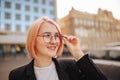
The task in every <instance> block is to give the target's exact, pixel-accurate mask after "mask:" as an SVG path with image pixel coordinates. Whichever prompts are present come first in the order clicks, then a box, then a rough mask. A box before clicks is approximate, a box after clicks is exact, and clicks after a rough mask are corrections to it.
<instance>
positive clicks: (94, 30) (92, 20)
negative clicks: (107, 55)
mask: <svg viewBox="0 0 120 80" xmlns="http://www.w3.org/2000/svg"><path fill="white" fill-rule="evenodd" d="M59 25H60V27H61V29H62V33H63V34H67V35H75V36H77V37H79V39H80V41H81V46H82V49H83V50H86V49H87V50H88V49H90V50H91V49H96V48H99V47H103V46H105V45H106V44H109V43H112V42H119V41H120V35H119V34H120V20H117V19H115V18H114V17H113V15H112V12H110V11H107V10H102V9H98V13H97V14H90V13H87V12H81V11H77V10H75V9H74V8H72V9H71V10H70V12H69V14H68V15H67V16H65V17H64V18H62V19H60V20H59Z"/></svg>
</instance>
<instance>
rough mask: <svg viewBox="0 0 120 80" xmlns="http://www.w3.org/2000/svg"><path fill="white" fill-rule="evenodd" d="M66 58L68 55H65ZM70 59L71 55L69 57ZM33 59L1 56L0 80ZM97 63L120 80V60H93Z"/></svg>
mask: <svg viewBox="0 0 120 80" xmlns="http://www.w3.org/2000/svg"><path fill="white" fill-rule="evenodd" d="M64 58H65V59H66V57H64ZM68 59H70V57H69V58H68ZM30 61H31V59H30V58H28V57H27V56H25V55H17V56H16V57H15V56H7V57H5V58H2V57H0V80H8V75H9V72H10V71H11V70H12V69H14V68H17V67H19V66H22V65H25V64H27V63H29V62H30ZM93 61H94V62H95V64H97V66H98V67H99V68H100V69H101V70H102V71H103V73H104V74H105V75H106V76H107V77H108V79H109V80H120V76H119V75H120V62H115V61H106V60H98V59H94V60H93Z"/></svg>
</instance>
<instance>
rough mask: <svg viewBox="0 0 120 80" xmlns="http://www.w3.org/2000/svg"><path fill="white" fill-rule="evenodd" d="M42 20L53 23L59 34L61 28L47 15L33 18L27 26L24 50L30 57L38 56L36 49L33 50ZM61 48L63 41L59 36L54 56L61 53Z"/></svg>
mask: <svg viewBox="0 0 120 80" xmlns="http://www.w3.org/2000/svg"><path fill="white" fill-rule="evenodd" d="M44 22H48V23H51V24H53V25H55V27H56V29H57V30H58V33H59V34H61V30H60V28H59V27H58V25H57V24H56V23H55V22H54V21H53V20H51V19H49V18H48V17H42V18H39V19H37V20H35V21H34V22H33V23H32V24H31V26H30V27H29V30H28V35H27V40H26V50H27V52H28V54H29V56H30V57H31V58H38V57H37V55H36V51H35V49H36V48H35V46H36V38H37V35H38V32H39V30H40V27H41V26H42V24H43V23H44ZM62 50H63V42H62V39H61V38H60V46H59V48H58V50H57V55H56V56H59V55H60V54H61V53H62Z"/></svg>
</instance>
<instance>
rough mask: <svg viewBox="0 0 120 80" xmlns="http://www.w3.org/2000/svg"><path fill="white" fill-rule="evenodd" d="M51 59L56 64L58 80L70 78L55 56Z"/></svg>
mask: <svg viewBox="0 0 120 80" xmlns="http://www.w3.org/2000/svg"><path fill="white" fill-rule="evenodd" d="M53 61H54V63H55V66H56V71H57V73H58V77H59V80H70V79H69V76H68V74H67V73H66V72H65V68H63V67H62V66H61V65H60V63H59V62H58V61H57V60H56V59H55V58H53Z"/></svg>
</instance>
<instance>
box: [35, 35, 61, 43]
mask: <svg viewBox="0 0 120 80" xmlns="http://www.w3.org/2000/svg"><path fill="white" fill-rule="evenodd" d="M37 36H38V37H43V40H44V42H46V43H48V42H51V40H53V37H54V40H55V41H56V42H59V41H60V38H61V37H63V36H62V35H61V34H59V36H58V39H59V41H57V39H55V37H56V36H55V35H54V36H52V35H50V36H48V37H49V40H48V41H46V40H45V37H47V36H45V35H44V34H43V35H41V34H38V35H37Z"/></svg>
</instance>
